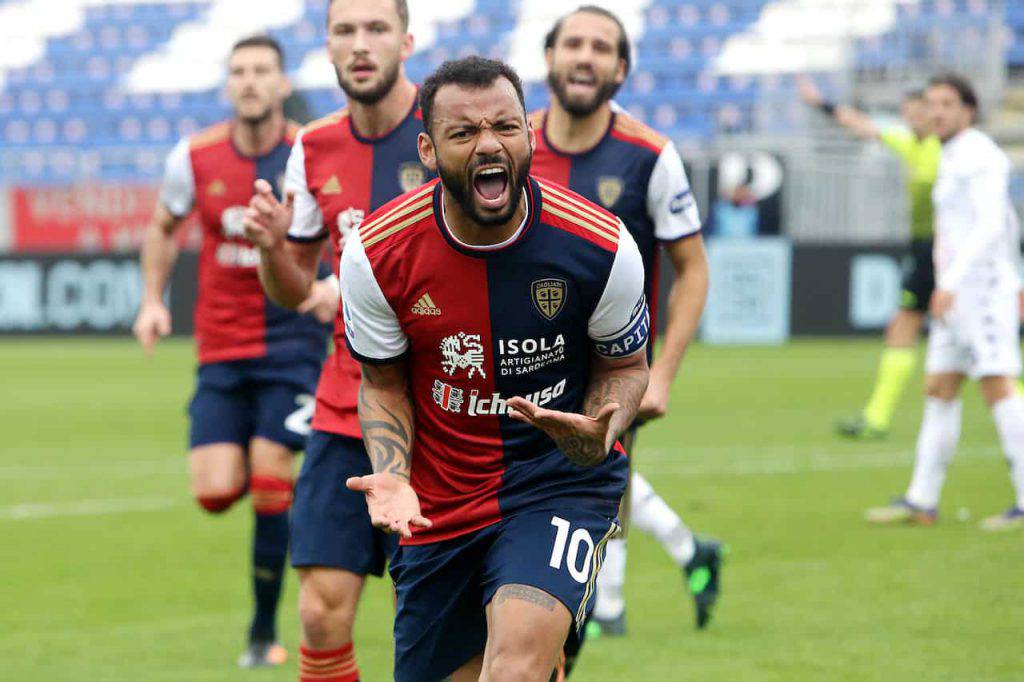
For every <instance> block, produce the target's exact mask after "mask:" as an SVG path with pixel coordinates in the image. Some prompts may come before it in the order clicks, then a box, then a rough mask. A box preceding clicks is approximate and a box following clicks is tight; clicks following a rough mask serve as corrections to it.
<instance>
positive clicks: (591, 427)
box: [508, 397, 619, 467]
mask: <svg viewBox="0 0 1024 682" xmlns="http://www.w3.org/2000/svg"><path fill="white" fill-rule="evenodd" d="M508 406H509V407H510V408H511V412H509V416H511V417H512V418H513V419H518V420H519V421H521V422H525V423H527V424H533V425H534V426H535V427H537V428H538V429H540V430H541V431H543V432H544V433H546V434H548V435H549V436H551V439H552V440H554V441H555V444H556V445H558V448H559V449H560V450H561V451H562V452H563V453H564V454H565V456H566V457H568V458H569V459H570V460H571V461H572V462H573V463H574V464H578V465H579V466H584V467H591V466H596V465H598V464H600V463H601V462H603V461H604V459H605V457H607V456H608V452H609V450H611V449H612V445H614V444H615V436H614V434H613V433H612V431H611V421H612V416H613V415H614V414H615V411H616V410H618V409H619V404H618V403H608V404H607V405H605V406H604V407H602V408H601V410H600V411H599V412H598V413H597V416H595V417H588V416H586V415H584V414H574V413H572V412H561V411H559V410H546V409H544V408H543V407H538V406H537V405H534V404H533V403H531V402H530V401H529V400H527V399H526V398H519V397H515V398H509V400H508Z"/></svg>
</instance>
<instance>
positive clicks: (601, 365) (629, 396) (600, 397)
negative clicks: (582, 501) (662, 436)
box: [508, 351, 649, 467]
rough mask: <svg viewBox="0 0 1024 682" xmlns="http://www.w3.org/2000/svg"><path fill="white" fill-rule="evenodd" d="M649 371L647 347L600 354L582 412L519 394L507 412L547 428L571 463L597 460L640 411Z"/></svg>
mask: <svg viewBox="0 0 1024 682" xmlns="http://www.w3.org/2000/svg"><path fill="white" fill-rule="evenodd" d="M648 375H649V370H648V368H647V355H646V353H645V352H643V351H640V352H638V353H634V354H633V355H631V356H630V357H627V358H616V359H611V358H604V357H599V356H598V357H595V359H594V362H593V365H592V370H591V379H590V385H589V386H588V387H587V393H586V396H585V398H584V402H583V414H573V413H571V412H561V411H559V410H548V409H544V408H542V407H539V406H537V405H534V404H533V403H531V402H530V401H529V400H526V399H524V398H519V397H515V398H510V399H509V400H508V406H509V407H510V408H511V412H510V413H509V414H510V416H511V417H512V418H513V419H518V420H519V421H522V422H526V423H528V424H532V425H533V426H535V427H537V428H538V429H540V430H542V431H544V433H546V434H548V436H550V437H551V439H552V440H553V441H555V444H556V445H557V446H558V449H559V450H561V451H562V453H563V454H564V455H565V456H566V457H567V458H569V460H571V461H572V462H573V463H575V464H577V465H579V466H584V467H590V466H597V465H598V464H600V463H601V462H603V461H604V460H605V458H606V457H607V456H608V453H609V451H610V450H611V449H612V445H614V444H615V440H616V439H617V438H618V437H619V435H621V434H622V432H623V431H625V430H626V428H627V427H628V426H629V425H630V424H631V423H632V422H633V419H634V418H635V417H636V411H637V407H638V406H639V405H640V399H641V398H642V397H643V395H644V390H645V389H646V388H647V378H648Z"/></svg>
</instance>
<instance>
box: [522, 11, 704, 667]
mask: <svg viewBox="0 0 1024 682" xmlns="http://www.w3.org/2000/svg"><path fill="white" fill-rule="evenodd" d="M545 53H546V58H547V65H548V88H549V90H550V92H551V104H550V107H549V108H548V109H547V110H546V111H539V112H536V113H534V114H533V115H532V116H531V119H532V121H533V127H534V129H535V130H536V134H537V149H536V151H535V152H534V157H533V173H534V174H535V175H537V176H539V177H544V178H548V179H549V180H553V181H555V182H558V183H560V184H562V185H565V186H566V187H568V188H570V189H572V190H573V191H575V192H578V193H579V194H580V195H582V196H583V197H585V198H586V199H589V200H590V201H592V202H594V203H598V204H600V205H602V206H604V207H605V208H606V209H608V210H609V211H611V212H612V213H614V214H615V215H617V216H618V217H619V218H621V219H622V221H623V223H624V224H625V225H626V227H627V228H628V229H629V231H630V234H632V236H633V239H634V240H635V241H636V243H637V246H639V248H640V254H641V256H642V258H643V261H644V271H645V283H644V290H645V292H646V294H647V300H648V302H649V303H650V306H651V316H652V318H654V317H655V316H656V313H657V302H658V257H659V255H660V254H659V250H660V249H659V247H660V246H664V248H665V251H666V252H667V254H668V256H669V259H670V260H671V262H672V265H673V268H674V269H675V278H674V280H673V284H672V289H671V290H670V294H669V297H668V300H669V305H668V310H667V324H666V331H665V340H664V343H663V344H662V347H661V349H660V351H659V353H658V356H657V358H656V359H655V361H654V362H653V364H652V365H651V380H650V384H649V385H648V387H647V392H646V393H644V398H643V400H642V401H641V403H640V409H639V411H638V412H637V423H636V424H634V425H633V426H632V427H631V428H630V430H629V431H628V433H627V435H626V437H625V438H624V439H623V443H624V444H625V445H626V448H627V451H628V452H629V454H630V462H631V464H632V463H633V458H634V456H635V437H636V428H637V426H638V425H639V423H640V422H644V421H650V420H653V419H659V418H661V417H664V416H665V414H666V412H667V410H668V402H669V394H670V392H671V387H672V381H673V379H674V378H675V376H676V373H677V372H678V370H679V364H680V362H681V361H682V359H683V354H684V353H685V351H686V347H687V345H688V344H689V342H690V339H692V338H693V335H694V332H695V331H696V329H697V325H698V322H699V321H700V316H701V312H702V311H703V309H704V301H705V299H706V298H707V291H708V265H707V259H706V256H705V252H704V243H703V240H702V239H701V236H700V217H699V215H698V214H697V207H696V204H695V203H694V199H693V193H692V192H691V191H690V186H689V182H688V181H687V179H686V173H685V171H684V170H683V162H682V161H681V160H680V158H679V154H678V153H677V152H676V149H675V147H674V146H673V144H672V143H671V142H670V141H669V140H668V139H666V138H665V137H664V136H662V135H659V134H658V133H656V132H655V131H653V130H651V129H650V128H648V127H646V126H645V125H643V124H642V123H640V122H639V121H637V120H636V119H634V118H632V117H631V116H629V115H628V114H626V113H625V112H623V111H620V110H618V108H617V107H615V106H614V105H613V104H612V102H611V98H612V97H613V96H614V95H615V92H616V91H617V90H618V89H619V86H621V85H622V82H623V81H624V80H625V78H626V76H627V74H628V73H629V66H630V44H629V38H628V36H627V35H626V32H625V29H624V28H623V26H622V24H621V23H620V21H619V19H618V18H617V17H616V16H615V15H614V14H612V13H610V12H608V11H607V10H605V9H601V8H599V7H594V6H584V7H581V8H579V9H577V10H575V11H574V12H572V13H570V14H568V15H566V16H565V17H562V18H561V19H559V20H558V22H557V23H556V24H555V26H554V27H553V28H552V29H551V31H550V32H549V33H548V36H547V38H546V40H545ZM621 516H622V519H623V521H628V522H629V523H630V524H633V525H635V526H636V527H637V528H639V529H640V530H643V531H644V532H647V533H651V534H652V535H654V536H655V537H656V538H657V539H658V541H659V542H661V544H662V546H663V547H664V548H665V551H666V552H668V554H669V556H670V557H672V560H673V561H675V562H676V564H677V565H678V566H679V567H680V568H681V569H682V570H683V571H684V572H685V575H686V576H687V577H688V579H689V583H690V588H691V591H692V593H693V596H694V599H695V600H696V605H697V624H698V626H699V627H703V626H704V625H705V624H706V623H707V621H708V618H709V617H710V611H711V607H712V605H713V604H714V602H715V599H716V597H717V594H718V570H719V565H720V563H721V551H722V550H721V546H720V545H719V543H717V542H711V541H701V540H695V539H694V537H693V534H692V533H691V532H690V530H689V529H688V528H687V527H686V525H685V524H683V522H682V521H681V520H680V518H679V516H678V515H677V514H676V513H675V512H674V511H673V510H672V509H671V508H670V507H669V506H668V505H667V504H666V503H665V502H664V500H662V499H661V497H660V496H659V495H658V494H657V493H656V492H654V490H653V489H652V488H651V485H650V483H648V482H647V481H646V480H645V479H644V478H643V477H642V476H641V475H640V474H639V473H637V472H635V471H634V472H633V473H632V475H631V479H630V492H629V493H627V495H626V498H625V503H624V508H623V511H622V514H621ZM623 525H624V526H625V523H624V524H623ZM625 573H626V540H625V538H617V539H613V540H610V541H609V542H608V553H607V558H606V559H605V564H604V567H603V568H602V570H601V575H600V577H599V578H598V583H597V585H598V591H597V600H596V603H595V605H594V615H593V620H592V623H593V625H591V626H590V627H591V628H599V631H600V632H602V633H604V634H609V635H622V634H625V627H626V622H625V601H624V600H623V596H622V588H623V585H624V583H625V577H626V576H625ZM568 653H569V654H570V658H571V653H572V652H571V651H570V652H568Z"/></svg>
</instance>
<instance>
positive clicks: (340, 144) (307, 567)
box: [249, 0, 430, 682]
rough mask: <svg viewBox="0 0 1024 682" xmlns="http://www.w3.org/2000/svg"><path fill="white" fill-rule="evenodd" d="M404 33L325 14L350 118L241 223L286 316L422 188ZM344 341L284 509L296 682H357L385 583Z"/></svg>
mask: <svg viewBox="0 0 1024 682" xmlns="http://www.w3.org/2000/svg"><path fill="white" fill-rule="evenodd" d="M407 29H408V10H407V8H406V3H405V2H404V1H400V2H396V0H335V1H334V2H332V3H331V4H330V6H329V8H328V50H329V52H330V55H331V61H332V62H333V63H334V66H335V69H336V70H337V74H338V81H339V84H340V85H341V87H342V89H343V90H344V91H345V94H346V96H347V98H348V102H349V105H348V107H347V108H345V109H342V110H341V111H339V112H337V113H334V114H331V115H330V116H327V117H326V118H323V119H321V120H319V121H316V122H314V123H311V124H310V125H308V126H306V127H305V128H303V130H302V131H301V132H300V134H299V138H298V140H297V142H296V144H295V146H294V148H293V150H292V155H291V158H290V159H289V161H288V175H287V179H286V185H287V188H288V193H289V194H288V196H289V198H288V199H287V200H286V202H285V204H284V205H282V204H280V203H278V202H277V201H276V200H275V199H274V197H273V196H272V195H270V194H269V189H270V188H269V187H267V186H265V185H262V183H261V186H260V188H258V194H257V198H256V199H255V200H254V202H253V210H252V215H251V218H250V220H249V222H250V228H249V229H250V232H251V236H252V238H253V240H254V241H256V242H257V243H258V244H260V245H261V247H262V254H263V266H262V268H261V275H262V278H263V281H264V285H265V287H266V290H267V292H268V293H269V294H270V296H271V297H272V298H273V299H274V300H276V301H279V302H280V303H282V305H285V306H294V305H296V304H297V303H298V302H300V301H301V300H302V299H303V298H304V297H305V296H306V295H307V293H306V292H307V290H308V287H309V282H310V281H311V279H312V274H313V267H314V265H315V264H316V263H317V262H318V261H319V259H320V258H321V254H322V252H323V249H324V246H325V244H326V243H327V241H328V238H329V239H330V242H331V245H332V247H333V250H334V253H335V258H333V262H334V263H337V262H338V258H339V257H340V255H341V246H342V244H343V242H344V240H345V238H346V236H347V235H348V234H350V233H351V231H352V230H354V229H356V228H358V227H359V225H360V223H361V222H362V220H363V218H364V216H366V215H368V214H369V213H371V212H372V211H374V210H375V209H377V208H380V207H381V206H382V205H383V204H384V203H385V202H387V201H389V200H391V199H393V198H394V197H396V196H398V195H399V194H401V193H402V192H403V191H406V190H409V189H412V188H413V187H416V186H419V185H421V184H422V183H423V182H425V181H426V180H427V179H429V177H430V174H429V173H428V172H427V170H426V169H425V168H424V167H423V165H422V164H421V163H420V160H419V156H418V153H417V150H416V139H417V135H418V134H419V132H420V131H421V130H422V129H423V126H422V122H421V119H420V115H419V107H418V106H417V103H416V94H417V91H416V86H415V85H414V84H413V83H411V82H410V81H409V80H408V79H407V78H406V77H405V75H404V67H403V63H404V61H405V59H407V58H408V57H409V56H410V54H411V53H412V36H411V35H410V34H409V33H408V31H407ZM341 276H342V277H344V273H342V274H341ZM336 308H337V306H336ZM343 338H344V327H343V326H342V324H341V321H340V319H339V321H338V324H337V326H336V329H335V342H336V343H335V351H334V354H333V355H331V356H330V357H329V358H328V360H327V363H326V364H325V366H324V370H323V373H322V375H321V378H320V384H319V387H318V390H317V401H316V411H315V413H314V416H313V433H312V435H311V436H310V439H309V445H308V446H307V448H306V458H305V460H304V462H303V466H302V471H301V473H300V475H299V480H298V482H297V484H296V488H295V504H294V508H293V510H292V565H293V566H295V567H296V568H297V569H298V571H299V580H300V585H301V587H300V596H299V603H300V609H299V611H300V617H301V620H302V631H303V641H302V648H301V650H300V654H301V660H300V663H299V674H300V680H310V681H312V680H316V681H317V682H351V681H353V680H356V679H358V674H359V673H358V668H357V665H356V660H355V652H354V649H353V645H352V623H353V621H354V619H355V611H356V605H357V603H358V601H359V595H360V593H361V591H362V587H363V582H364V580H365V577H366V575H368V574H375V575H382V574H383V571H384V566H385V563H386V560H387V558H388V557H389V556H390V554H391V553H392V552H393V551H394V547H395V541H394V538H393V537H390V536H387V535H386V534H384V533H383V532H382V531H378V530H375V529H374V528H373V526H372V525H371V524H370V518H369V516H368V514H367V511H366V502H365V501H364V500H363V497H362V495H360V494H359V493H356V492H353V491H350V490H348V489H346V488H345V481H346V480H347V479H348V478H349V477H351V476H360V475H364V474H368V473H370V472H371V468H370V462H369V460H368V459H367V456H366V451H365V449H364V447H363V443H362V440H361V439H362V435H361V432H360V429H359V422H358V418H357V415H356V402H357V396H358V391H359V380H360V376H359V365H358V363H356V362H355V361H354V360H353V359H352V357H351V356H350V355H349V353H348V350H347V349H346V347H345V343H344V341H343Z"/></svg>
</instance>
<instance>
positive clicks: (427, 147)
mask: <svg viewBox="0 0 1024 682" xmlns="http://www.w3.org/2000/svg"><path fill="white" fill-rule="evenodd" d="M416 149H417V150H418V151H419V153H420V163H422V164H423V165H424V166H425V167H426V169H427V170H428V171H430V172H431V173H436V172H437V151H436V150H435V149H434V141H433V140H432V139H430V135H427V134H426V133H420V135H419V137H418V138H416Z"/></svg>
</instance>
